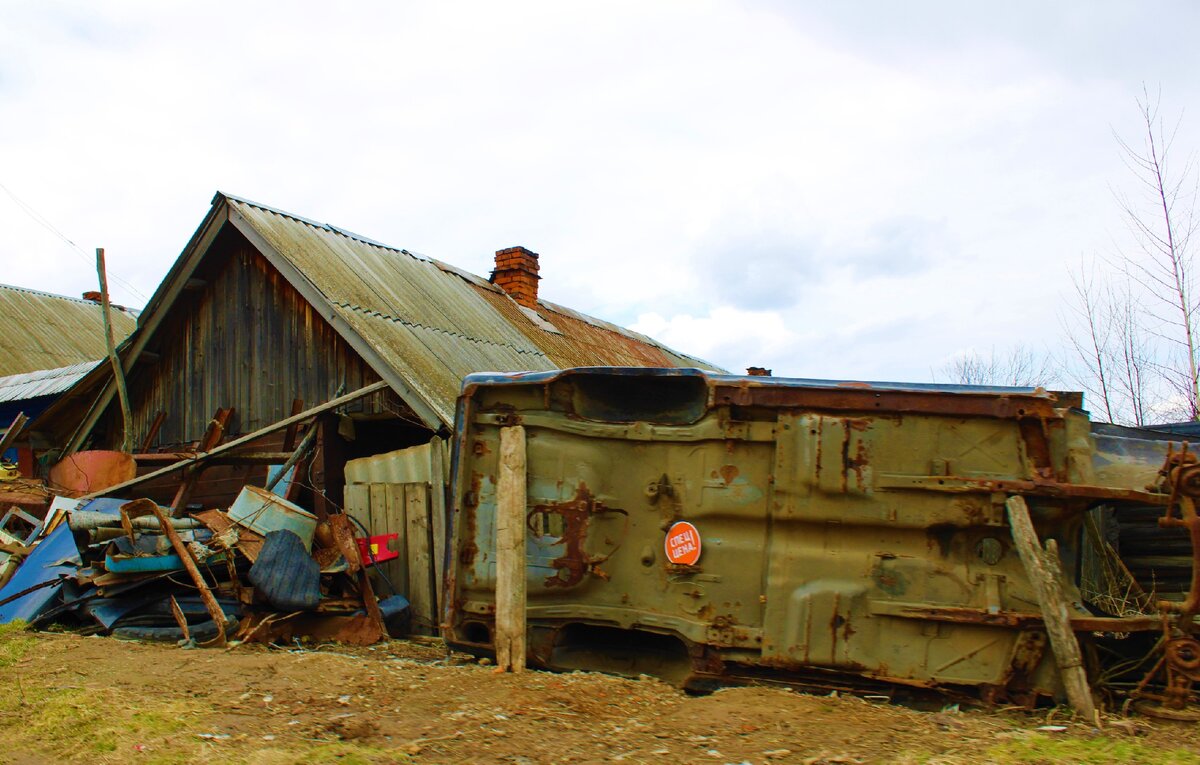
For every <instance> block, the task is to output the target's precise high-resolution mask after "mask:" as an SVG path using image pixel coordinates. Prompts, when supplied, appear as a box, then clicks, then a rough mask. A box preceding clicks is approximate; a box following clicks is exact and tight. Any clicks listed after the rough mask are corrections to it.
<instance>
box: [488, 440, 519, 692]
mask: <svg viewBox="0 0 1200 765" xmlns="http://www.w3.org/2000/svg"><path fill="white" fill-rule="evenodd" d="M525 481H526V478H525V428H523V427H522V426H520V425H514V426H511V427H504V428H501V429H500V476H499V479H498V480H497V482H496V641H495V642H496V665H497V666H498V667H500V668H501V669H503V670H505V671H508V672H521V671H523V670H524V669H525V502H526V499H525Z"/></svg>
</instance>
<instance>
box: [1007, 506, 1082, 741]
mask: <svg viewBox="0 0 1200 765" xmlns="http://www.w3.org/2000/svg"><path fill="white" fill-rule="evenodd" d="M1004 505H1005V507H1007V508H1008V524H1009V526H1010V527H1011V529H1012V536H1013V543H1014V544H1015V545H1016V547H1017V554H1018V555H1019V556H1020V557H1021V563H1022V564H1024V566H1025V573H1026V575H1027V576H1028V577H1029V580H1030V581H1031V582H1032V583H1033V587H1034V590H1035V592H1036V593H1037V599H1038V605H1039V606H1041V609H1042V620H1043V621H1044V622H1045V624H1046V633H1047V634H1048V635H1049V636H1050V647H1051V648H1052V649H1053V650H1054V659H1055V661H1056V662H1057V663H1058V669H1059V671H1060V672H1061V673H1062V680H1063V685H1064V686H1065V687H1066V690H1067V702H1068V703H1070V705H1071V707H1072V708H1073V709H1074V710H1075V712H1076V714H1078V715H1080V716H1081V717H1083V718H1084V719H1085V720H1088V721H1089V722H1096V723H1098V722H1099V718H1098V717H1097V715H1096V705H1095V702H1094V701H1093V700H1092V691H1091V688H1090V687H1088V680H1087V672H1086V671H1085V670H1084V667H1083V654H1082V653H1081V652H1080V650H1079V640H1078V639H1077V638H1076V637H1075V632H1074V631H1073V630H1072V629H1071V614H1070V611H1069V610H1068V608H1067V596H1066V593H1064V592H1063V589H1062V583H1061V582H1060V581H1059V572H1060V571H1061V569H1062V562H1061V561H1060V560H1059V559H1058V555H1057V552H1056V551H1057V547H1056V546H1054V545H1053V540H1051V541H1050V542H1047V548H1048V549H1047V550H1043V549H1042V546H1041V545H1040V544H1039V543H1038V536H1037V532H1036V531H1035V530H1034V528H1033V521H1032V520H1031V519H1030V517H1029V506H1028V505H1026V504H1025V498H1024V497H1009V498H1008V501H1007V502H1005V503H1004Z"/></svg>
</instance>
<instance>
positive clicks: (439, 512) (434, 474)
mask: <svg viewBox="0 0 1200 765" xmlns="http://www.w3.org/2000/svg"><path fill="white" fill-rule="evenodd" d="M444 443H445V442H444V441H442V440H441V439H434V441H433V442H432V443H431V444H430V445H429V446H430V457H429V459H430V466H429V474H430V477H431V483H430V486H429V516H430V520H431V521H432V525H433V574H434V579H433V582H434V591H435V593H436V594H437V603H438V626H439V631H440V628H441V615H442V611H444V610H445V609H444V606H445V597H444V596H445V592H446V488H447V485H446V477H445V474H446V469H445V464H444V463H445V447H444V446H443V444H444Z"/></svg>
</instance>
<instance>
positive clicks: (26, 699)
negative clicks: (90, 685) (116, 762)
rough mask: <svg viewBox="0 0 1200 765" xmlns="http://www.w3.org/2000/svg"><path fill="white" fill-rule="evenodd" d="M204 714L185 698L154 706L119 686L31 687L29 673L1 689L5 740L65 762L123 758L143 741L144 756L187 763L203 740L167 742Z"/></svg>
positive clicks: (8, 745)
mask: <svg viewBox="0 0 1200 765" xmlns="http://www.w3.org/2000/svg"><path fill="white" fill-rule="evenodd" d="M202 714H203V712H202V710H201V709H200V708H199V707H198V706H196V705H191V704H187V703H183V702H177V701H158V702H155V703H154V705H153V708H151V707H150V706H149V705H146V704H142V703H141V702H140V701H139V700H136V699H132V698H129V696H128V694H123V693H121V692H119V691H116V690H114V689H109V688H101V689H82V688H53V687H49V688H47V687H42V686H37V685H33V686H32V687H31V683H30V682H29V680H28V679H26V680H25V682H24V683H23V685H22V686H21V687H20V688H15V687H13V686H9V687H8V688H6V689H4V691H3V693H0V744H2V746H3V748H4V749H5V750H7V751H9V752H12V751H26V752H37V753H40V754H45V755H50V756H52V757H54V758H55V759H57V760H59V761H63V762H67V761H75V762H78V761H95V760H97V759H100V760H104V759H110V758H113V759H123V758H126V757H128V756H129V755H127V754H125V752H130V753H134V752H135V751H137V750H135V749H134V747H135V746H137V745H142V746H145V747H146V749H145V750H144V752H143V756H142V757H141V758H139V759H142V760H144V761H145V762H152V763H163V765H166V764H167V763H185V762H190V761H192V759H193V756H194V754H195V753H196V752H197V750H198V749H199V745H198V744H195V743H192V742H190V741H189V742H188V744H187V745H185V746H183V747H176V746H168V739H170V738H171V737H172V734H177V733H179V732H181V731H183V730H184V729H185V728H187V727H188V724H189V721H196V720H197V719H198V718H200V717H201V716H202ZM118 751H120V752H121V754H120V755H118V756H117V757H113V755H114V753H116V752H118ZM106 755H107V756H106Z"/></svg>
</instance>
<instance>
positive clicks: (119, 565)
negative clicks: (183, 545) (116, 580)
mask: <svg viewBox="0 0 1200 765" xmlns="http://www.w3.org/2000/svg"><path fill="white" fill-rule="evenodd" d="M104 568H106V569H108V570H109V571H111V572H112V573H114V574H147V573H153V572H155V571H177V570H179V569H181V568H183V561H182V560H181V559H180V557H179V556H178V555H176V554H174V553H170V554H168V555H147V556H142V557H137V558H114V557H113V556H111V555H106V556H104Z"/></svg>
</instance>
